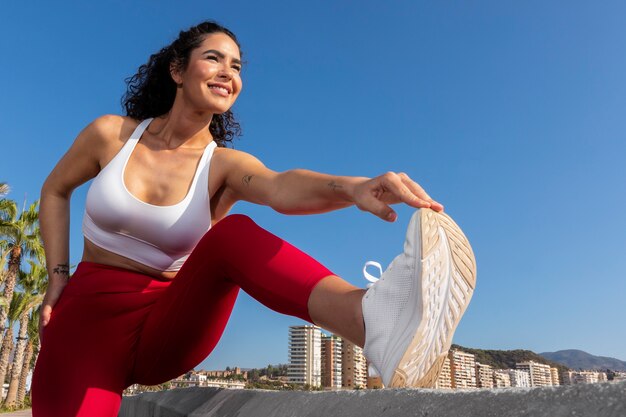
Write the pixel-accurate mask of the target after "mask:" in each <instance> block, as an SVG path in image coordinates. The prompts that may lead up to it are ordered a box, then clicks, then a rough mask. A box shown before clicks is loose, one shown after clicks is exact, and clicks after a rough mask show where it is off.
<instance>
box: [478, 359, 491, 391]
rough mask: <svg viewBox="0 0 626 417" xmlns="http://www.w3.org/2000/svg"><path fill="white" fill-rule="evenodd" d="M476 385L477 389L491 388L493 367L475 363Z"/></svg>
mask: <svg viewBox="0 0 626 417" xmlns="http://www.w3.org/2000/svg"><path fill="white" fill-rule="evenodd" d="M476 385H477V386H478V388H493V367H492V366H490V365H486V364H484V363H480V362H476Z"/></svg>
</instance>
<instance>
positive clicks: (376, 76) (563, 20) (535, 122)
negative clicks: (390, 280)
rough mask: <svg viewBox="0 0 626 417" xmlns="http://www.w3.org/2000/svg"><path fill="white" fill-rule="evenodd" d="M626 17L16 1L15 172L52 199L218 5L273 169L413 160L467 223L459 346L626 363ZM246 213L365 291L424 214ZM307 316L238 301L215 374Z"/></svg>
mask: <svg viewBox="0 0 626 417" xmlns="http://www.w3.org/2000/svg"><path fill="white" fill-rule="evenodd" d="M625 16H626V6H625V4H624V3H623V2H619V1H605V2H581V1H553V2H543V1H526V2H513V1H477V2H462V1H452V2H427V1H406V2H372V1H359V2H356V1H354V2H348V1H337V2H330V1H320V2H288V1H284V2H253V1H229V2H212V1H202V2H199V1H186V2H180V4H175V3H174V2H165V1H150V2H148V1H136V2H128V1H124V2H123V1H100V2H78V1H76V2H43V1H31V2H17V1H9V2H5V3H4V4H3V11H2V13H1V14H0V50H1V51H2V63H3V64H2V65H1V66H0V74H1V75H2V80H3V83H2V85H3V91H2V94H0V132H2V135H1V136H0V141H1V142H0V143H1V147H0V181H5V182H8V183H10V185H11V186H12V189H13V191H12V193H11V194H10V195H9V197H11V198H13V199H15V200H19V201H21V200H23V199H24V197H25V196H26V198H27V200H28V201H29V202H30V201H32V200H34V199H35V198H37V197H38V194H39V190H40V187H41V185H42V183H43V181H44V179H45V177H46V176H47V174H48V173H49V172H50V170H51V169H52V167H53V166H54V164H55V163H56V161H57V160H58V159H59V158H60V157H61V155H62V154H63V153H64V152H65V150H66V149H67V148H68V147H69V146H70V144H71V143H72V141H73V139H74V137H75V136H76V135H77V134H78V132H79V131H80V130H81V129H82V128H83V127H84V126H85V125H86V124H87V123H89V122H90V121H91V120H93V119H94V118H96V117H98V116H99V115H101V114H106V113H120V111H121V107H120V104H119V103H120V97H121V95H122V94H123V92H124V91H125V85H124V82H123V80H124V78H126V77H128V76H130V75H132V74H134V71H135V70H136V68H137V67H138V66H139V65H141V64H142V63H144V62H145V60H147V58H148V56H149V55H150V54H151V53H153V52H155V51H156V50H158V49H159V48H161V47H162V46H165V45H166V44H168V43H169V42H171V41H172V40H173V39H174V38H175V36H176V34H177V32H178V31H179V30H181V29H184V28H187V27H189V26H191V25H193V24H196V23H198V22H199V21H201V20H204V19H216V20H217V21H219V22H221V23H222V24H224V25H226V26H227V27H229V28H230V29H231V30H233V31H234V32H235V33H236V34H237V35H238V37H239V39H240V41H241V43H242V46H243V53H244V59H245V60H246V61H247V65H246V67H245V69H244V71H243V79H244V90H243V93H242V95H241V96H240V98H239V101H238V102H237V103H236V105H235V109H234V110H235V112H236V114H237V115H238V117H239V119H240V121H241V124H242V127H243V129H244V136H243V137H242V138H241V139H240V140H238V141H237V143H236V147H237V148H238V149H241V150H244V151H247V152H250V153H252V154H254V155H256V156H257V157H258V158H260V159H261V160H262V161H263V162H264V163H265V164H266V165H267V166H269V167H271V168H273V169H276V170H286V169H289V168H309V169H313V170H318V171H322V172H327V173H333V174H342V175H366V176H375V175H378V174H381V173H384V172H386V171H389V170H393V171H405V172H407V173H408V174H409V175H411V176H412V177H413V178H414V179H415V180H416V181H418V182H419V183H420V184H422V185H423V186H424V187H425V188H426V189H427V190H428V191H429V193H430V194H431V195H432V196H433V197H434V198H436V199H438V200H439V201H441V202H442V203H443V204H444V205H445V206H446V210H447V212H448V213H449V214H450V215H452V216H453V217H454V218H455V219H456V221H457V222H458V223H459V224H460V225H461V226H462V227H463V229H464V230H465V232H466V234H467V235H468V237H469V238H470V241H471V242H472V245H473V248H474V251H475V254H476V257H477V262H478V282H477V289H476V292H475V294H474V299H473V302H472V304H471V305H470V307H469V309H468V311H467V313H466V315H465V317H464V319H463V321H462V322H461V324H460V326H459V329H458V331H457V333H456V335H455V340H454V341H455V343H459V344H462V345H466V346H470V347H475V348H485V349H531V350H534V351H536V352H544V351H555V350H560V349H582V350H585V351H588V352H590V353H593V354H596V355H603V356H613V357H617V358H620V359H622V360H624V359H626V332H625V331H624V321H625V319H626V313H625V311H624V304H625V301H624V300H625V294H626V256H625V255H626V235H625V233H624V232H625V231H626V220H625V216H624V213H626V192H625V191H626V189H625V183H626V163H625V161H626V144H625V140H624V139H625V136H626V134H625V131H626V130H625V127H626V126H625V124H626V79H625V77H624V74H626V54H624V44H625V43H626V26H625V25H624V24H623V22H624V17H625ZM86 190H87V188H86V187H82V188H80V189H78V190H77V191H76V192H75V193H74V196H73V200H72V223H73V224H72V229H71V238H72V242H71V261H72V262H73V263H77V262H78V261H79V260H80V257H81V251H82V237H81V231H80V223H81V218H82V212H83V209H84V205H83V200H84V197H85V193H86ZM235 211H236V212H242V213H246V214H248V215H250V216H252V217H253V218H254V219H255V220H256V221H257V222H258V223H259V224H260V225H262V226H263V227H266V228H267V229H269V230H271V231H272V232H274V233H276V234H278V235H279V236H281V237H283V238H285V239H287V240H288V241H290V242H291V243H293V244H295V245H296V246H298V247H300V248H301V249H303V250H305V251H307V252H308V253H310V254H311V255H313V256H314V257H316V258H318V259H319V260H320V261H322V262H323V263H324V264H326V265H327V266H329V267H330V268H331V269H332V270H334V271H335V272H336V273H338V274H339V275H341V276H343V277H345V278H346V279H347V280H349V281H350V282H352V283H354V284H356V285H360V286H364V285H365V281H364V279H363V278H362V277H361V272H360V271H361V268H362V265H363V263H364V262H366V261H368V260H377V261H379V262H381V263H383V264H387V263H389V262H390V261H391V260H392V259H393V257H394V256H395V255H397V253H398V252H399V250H401V247H402V242H403V239H404V229H405V227H406V224H407V222H408V219H409V216H410V214H411V210H409V209H408V208H405V207H398V208H397V211H398V213H399V219H398V221H397V222H396V223H395V224H388V223H385V222H383V221H381V220H379V219H377V218H375V217H374V216H372V215H369V214H367V213H363V212H360V211H359V210H358V209H356V208H349V209H345V210H342V211H338V212H334V213H329V214H324V215H318V216H293V217H290V216H283V215H280V214H278V213H275V212H273V211H272V210H270V209H267V208H264V207H256V206H253V205H250V204H239V205H237V206H236V209H235ZM298 323H300V321H299V320H297V319H294V318H291V317H286V316H280V315H278V314H277V313H274V312H272V311H270V310H267V309H265V308H264V307H262V306H261V305H260V304H257V303H256V302H255V301H254V300H252V299H251V298H249V297H248V296H246V295H245V294H242V296H241V297H240V299H239V300H238V303H237V306H236V308H235V310H234V312H233V315H232V319H231V321H230V323H229V325H228V327H227V330H226V333H225V334H224V337H223V339H222V341H221V343H220V345H219V346H218V347H217V348H216V349H215V351H214V352H213V354H212V355H211V356H210V357H209V358H208V359H206V360H205V361H204V362H203V363H202V364H201V365H200V367H201V368H205V369H208V368H211V369H217V368H223V367H225V366H227V365H230V366H235V365H238V366H241V367H255V366H264V365H266V364H269V363H273V364H275V363H281V362H282V363H285V362H286V361H287V328H288V326H289V325H293V324H298Z"/></svg>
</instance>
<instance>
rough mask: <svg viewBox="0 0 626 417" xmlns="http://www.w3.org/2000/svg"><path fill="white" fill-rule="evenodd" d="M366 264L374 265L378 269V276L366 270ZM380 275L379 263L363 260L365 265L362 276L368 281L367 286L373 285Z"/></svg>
mask: <svg viewBox="0 0 626 417" xmlns="http://www.w3.org/2000/svg"><path fill="white" fill-rule="evenodd" d="M368 266H375V267H376V268H378V271H379V272H380V276H379V277H378V278H376V277H375V276H374V275H372V274H370V273H369V272H367V267H368ZM382 275H383V267H382V266H381V264H379V263H378V262H375V261H367V262H365V265H364V266H363V276H364V277H365V279H366V280H368V281H369V282H370V283H369V284H367V288H371V286H372V285H374V284H375V283H376V281H378V280H379V279H380V277H381V276H382Z"/></svg>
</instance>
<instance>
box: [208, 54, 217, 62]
mask: <svg viewBox="0 0 626 417" xmlns="http://www.w3.org/2000/svg"><path fill="white" fill-rule="evenodd" d="M206 59H210V60H212V61H215V62H217V57H216V56H213V55H209V56H207V57H206Z"/></svg>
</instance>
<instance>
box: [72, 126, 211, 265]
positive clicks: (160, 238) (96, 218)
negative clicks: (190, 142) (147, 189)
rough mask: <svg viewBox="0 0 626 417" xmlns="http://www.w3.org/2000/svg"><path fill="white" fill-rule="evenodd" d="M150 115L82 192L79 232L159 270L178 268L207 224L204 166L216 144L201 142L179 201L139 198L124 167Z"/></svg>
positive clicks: (206, 188) (208, 205)
mask: <svg viewBox="0 0 626 417" xmlns="http://www.w3.org/2000/svg"><path fill="white" fill-rule="evenodd" d="M151 121H152V119H146V120H144V121H143V122H141V123H140V124H139V126H137V128H136V129H135V131H134V132H133V134H132V135H131V137H130V139H128V141H127V142H126V143H125V144H124V146H122V149H120V151H119V152H118V153H117V155H115V157H114V158H113V159H112V160H111V162H109V163H108V164H107V165H106V166H105V167H104V168H103V169H102V170H101V171H100V173H99V174H98V175H97V176H96V178H94V180H93V182H92V184H91V186H90V187H89V191H88V192H87V202H86V204H85V215H84V217H83V234H84V235H85V237H86V238H87V239H88V240H89V241H91V242H93V243H94V244H95V245H97V246H99V247H101V248H103V249H105V250H107V251H109V252H113V253H116V254H118V255H121V256H124V257H126V258H129V259H132V260H134V261H137V262H139V263H142V264H144V265H147V266H149V267H152V268H154V269H158V270H160V271H178V270H179V269H180V267H181V266H182V265H183V263H184V262H185V260H186V259H187V257H188V256H189V254H190V253H191V251H192V250H193V248H194V247H195V246H196V244H197V243H198V242H199V241H200V239H201V238H202V236H203V235H204V234H205V233H206V232H207V230H209V228H210V227H211V207H210V204H209V203H210V202H209V167H210V164H211V156H212V155H213V150H214V149H215V147H216V144H215V142H211V143H209V144H208V145H207V147H206V148H205V150H204V153H203V154H202V157H201V158H200V162H199V163H198V167H197V168H196V173H195V175H194V178H193V181H192V183H191V187H190V188H189V191H188V193H187V195H186V196H185V198H184V199H183V200H182V201H180V202H179V203H177V204H174V205H171V206H155V205H152V204H148V203H145V202H143V201H141V200H139V199H138V198H137V197H135V196H133V195H132V194H131V193H130V192H129V191H128V189H127V188H126V185H125V184H124V171H125V169H126V164H127V163H128V159H129V158H130V155H131V153H132V152H133V149H135V146H136V145H137V142H139V139H140V138H141V135H142V134H143V132H144V131H145V130H146V128H147V127H148V125H149V124H150V122H151Z"/></svg>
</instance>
